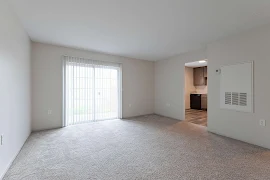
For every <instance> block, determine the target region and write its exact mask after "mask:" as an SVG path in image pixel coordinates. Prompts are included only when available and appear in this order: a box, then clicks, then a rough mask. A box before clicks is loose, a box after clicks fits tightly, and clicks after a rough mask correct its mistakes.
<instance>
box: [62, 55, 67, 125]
mask: <svg viewBox="0 0 270 180" xmlns="http://www.w3.org/2000/svg"><path fill="white" fill-rule="evenodd" d="M62 93H63V97H62V98H63V99H62V127H66V126H67V123H66V61H65V59H64V58H62Z"/></svg>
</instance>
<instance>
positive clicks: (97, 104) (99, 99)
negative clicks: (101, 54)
mask: <svg viewBox="0 0 270 180" xmlns="http://www.w3.org/2000/svg"><path fill="white" fill-rule="evenodd" d="M63 72H64V74H63V75H64V86H63V87H64V114H63V115H64V125H65V126H68V125H73V124H79V123H86V122H91V121H100V120H106V119H117V118H121V91H120V87H121V65H120V64H116V63H108V62H101V61H93V60H87V59H82V58H74V57H68V56H65V57H64V71H63Z"/></svg>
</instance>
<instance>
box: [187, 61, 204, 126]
mask: <svg viewBox="0 0 270 180" xmlns="http://www.w3.org/2000/svg"><path fill="white" fill-rule="evenodd" d="M207 93H208V89H207V60H200V61H195V62H190V63H186V64H185V103H184V105H185V121H187V122H190V123H193V124H197V125H201V126H207Z"/></svg>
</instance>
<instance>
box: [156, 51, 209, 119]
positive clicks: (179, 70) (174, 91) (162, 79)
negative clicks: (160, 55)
mask: <svg viewBox="0 0 270 180" xmlns="http://www.w3.org/2000/svg"><path fill="white" fill-rule="evenodd" d="M202 59H206V50H205V49H200V50H197V51H194V52H191V53H185V54H182V55H179V56H177V57H174V58H171V59H167V60H162V61H157V62H156V63H155V113H156V114H160V115H163V116H167V117H171V118H175V119H178V120H183V119H184V116H185V111H184V103H185V98H184V97H185V96H184V93H185V92H184V91H185V85H184V84H185V63H187V62H193V61H198V60H202Z"/></svg>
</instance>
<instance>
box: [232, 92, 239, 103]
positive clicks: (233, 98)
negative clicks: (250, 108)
mask: <svg viewBox="0 0 270 180" xmlns="http://www.w3.org/2000/svg"><path fill="white" fill-rule="evenodd" d="M238 97H239V93H237V92H233V93H232V105H236V106H238V104H239V102H238V101H239V98H238Z"/></svg>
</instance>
